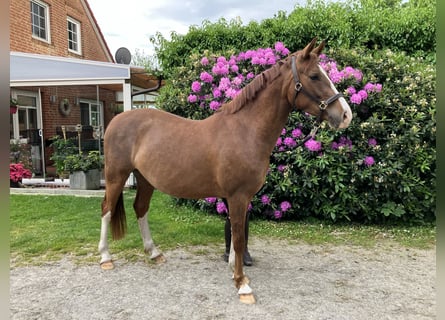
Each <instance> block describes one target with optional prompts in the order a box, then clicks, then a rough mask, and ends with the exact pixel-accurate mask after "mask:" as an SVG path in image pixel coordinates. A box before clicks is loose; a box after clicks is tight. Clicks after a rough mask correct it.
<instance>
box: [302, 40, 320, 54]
mask: <svg viewBox="0 0 445 320" xmlns="http://www.w3.org/2000/svg"><path fill="white" fill-rule="evenodd" d="M316 41H317V37H315V38H314V39H312V41H311V42H310V43H309V44H308V45H307V46H306V47H305V48H304V49H303V59H306V58H308V57H309V54H310V53H311V51H312V49H314V47H315V42H316Z"/></svg>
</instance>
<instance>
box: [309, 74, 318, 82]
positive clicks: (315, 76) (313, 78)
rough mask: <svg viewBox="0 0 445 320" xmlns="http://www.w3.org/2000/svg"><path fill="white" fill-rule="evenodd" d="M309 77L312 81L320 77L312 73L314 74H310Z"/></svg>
mask: <svg viewBox="0 0 445 320" xmlns="http://www.w3.org/2000/svg"><path fill="white" fill-rule="evenodd" d="M309 78H310V79H311V80H312V81H317V80H320V77H319V76H318V74H314V75H312V76H309Z"/></svg>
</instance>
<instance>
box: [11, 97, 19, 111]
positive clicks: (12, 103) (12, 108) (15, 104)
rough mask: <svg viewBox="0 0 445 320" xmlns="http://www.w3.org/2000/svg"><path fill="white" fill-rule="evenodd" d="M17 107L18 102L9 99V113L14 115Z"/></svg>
mask: <svg viewBox="0 0 445 320" xmlns="http://www.w3.org/2000/svg"><path fill="white" fill-rule="evenodd" d="M17 107H18V102H17V100H16V99H14V98H10V99H9V113H16V112H17Z"/></svg>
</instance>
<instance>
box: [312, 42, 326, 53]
mask: <svg viewBox="0 0 445 320" xmlns="http://www.w3.org/2000/svg"><path fill="white" fill-rule="evenodd" d="M325 44H326V42H325V41H324V40H323V41H322V42H321V43H320V44H319V45H318V47H316V48H315V49H314V50H312V52H313V53H315V54H316V55H317V56H319V55H320V53H321V52H322V51H323V49H324V46H325Z"/></svg>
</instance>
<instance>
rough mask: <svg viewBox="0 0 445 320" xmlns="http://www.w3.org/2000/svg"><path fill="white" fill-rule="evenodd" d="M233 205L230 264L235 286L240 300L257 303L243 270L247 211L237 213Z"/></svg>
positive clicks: (230, 211) (230, 209) (230, 212)
mask: <svg viewBox="0 0 445 320" xmlns="http://www.w3.org/2000/svg"><path fill="white" fill-rule="evenodd" d="M232 207H233V206H232ZM232 207H229V214H230V222H231V226H232V242H231V248H230V256H229V265H230V266H231V267H232V269H233V271H234V273H233V279H234V281H235V286H236V287H237V288H238V295H239V299H240V301H241V302H242V303H246V304H253V303H255V297H254V295H253V291H252V288H250V286H249V279H248V278H247V277H246V276H245V275H244V272H243V254H244V250H245V233H244V224H245V223H246V217H245V212H244V213H242V212H241V213H239V214H238V215H237V214H236V212H234V210H232ZM232 212H233V214H232ZM233 252H235V254H233ZM233 258H234V259H233ZM233 260H235V264H233Z"/></svg>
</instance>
